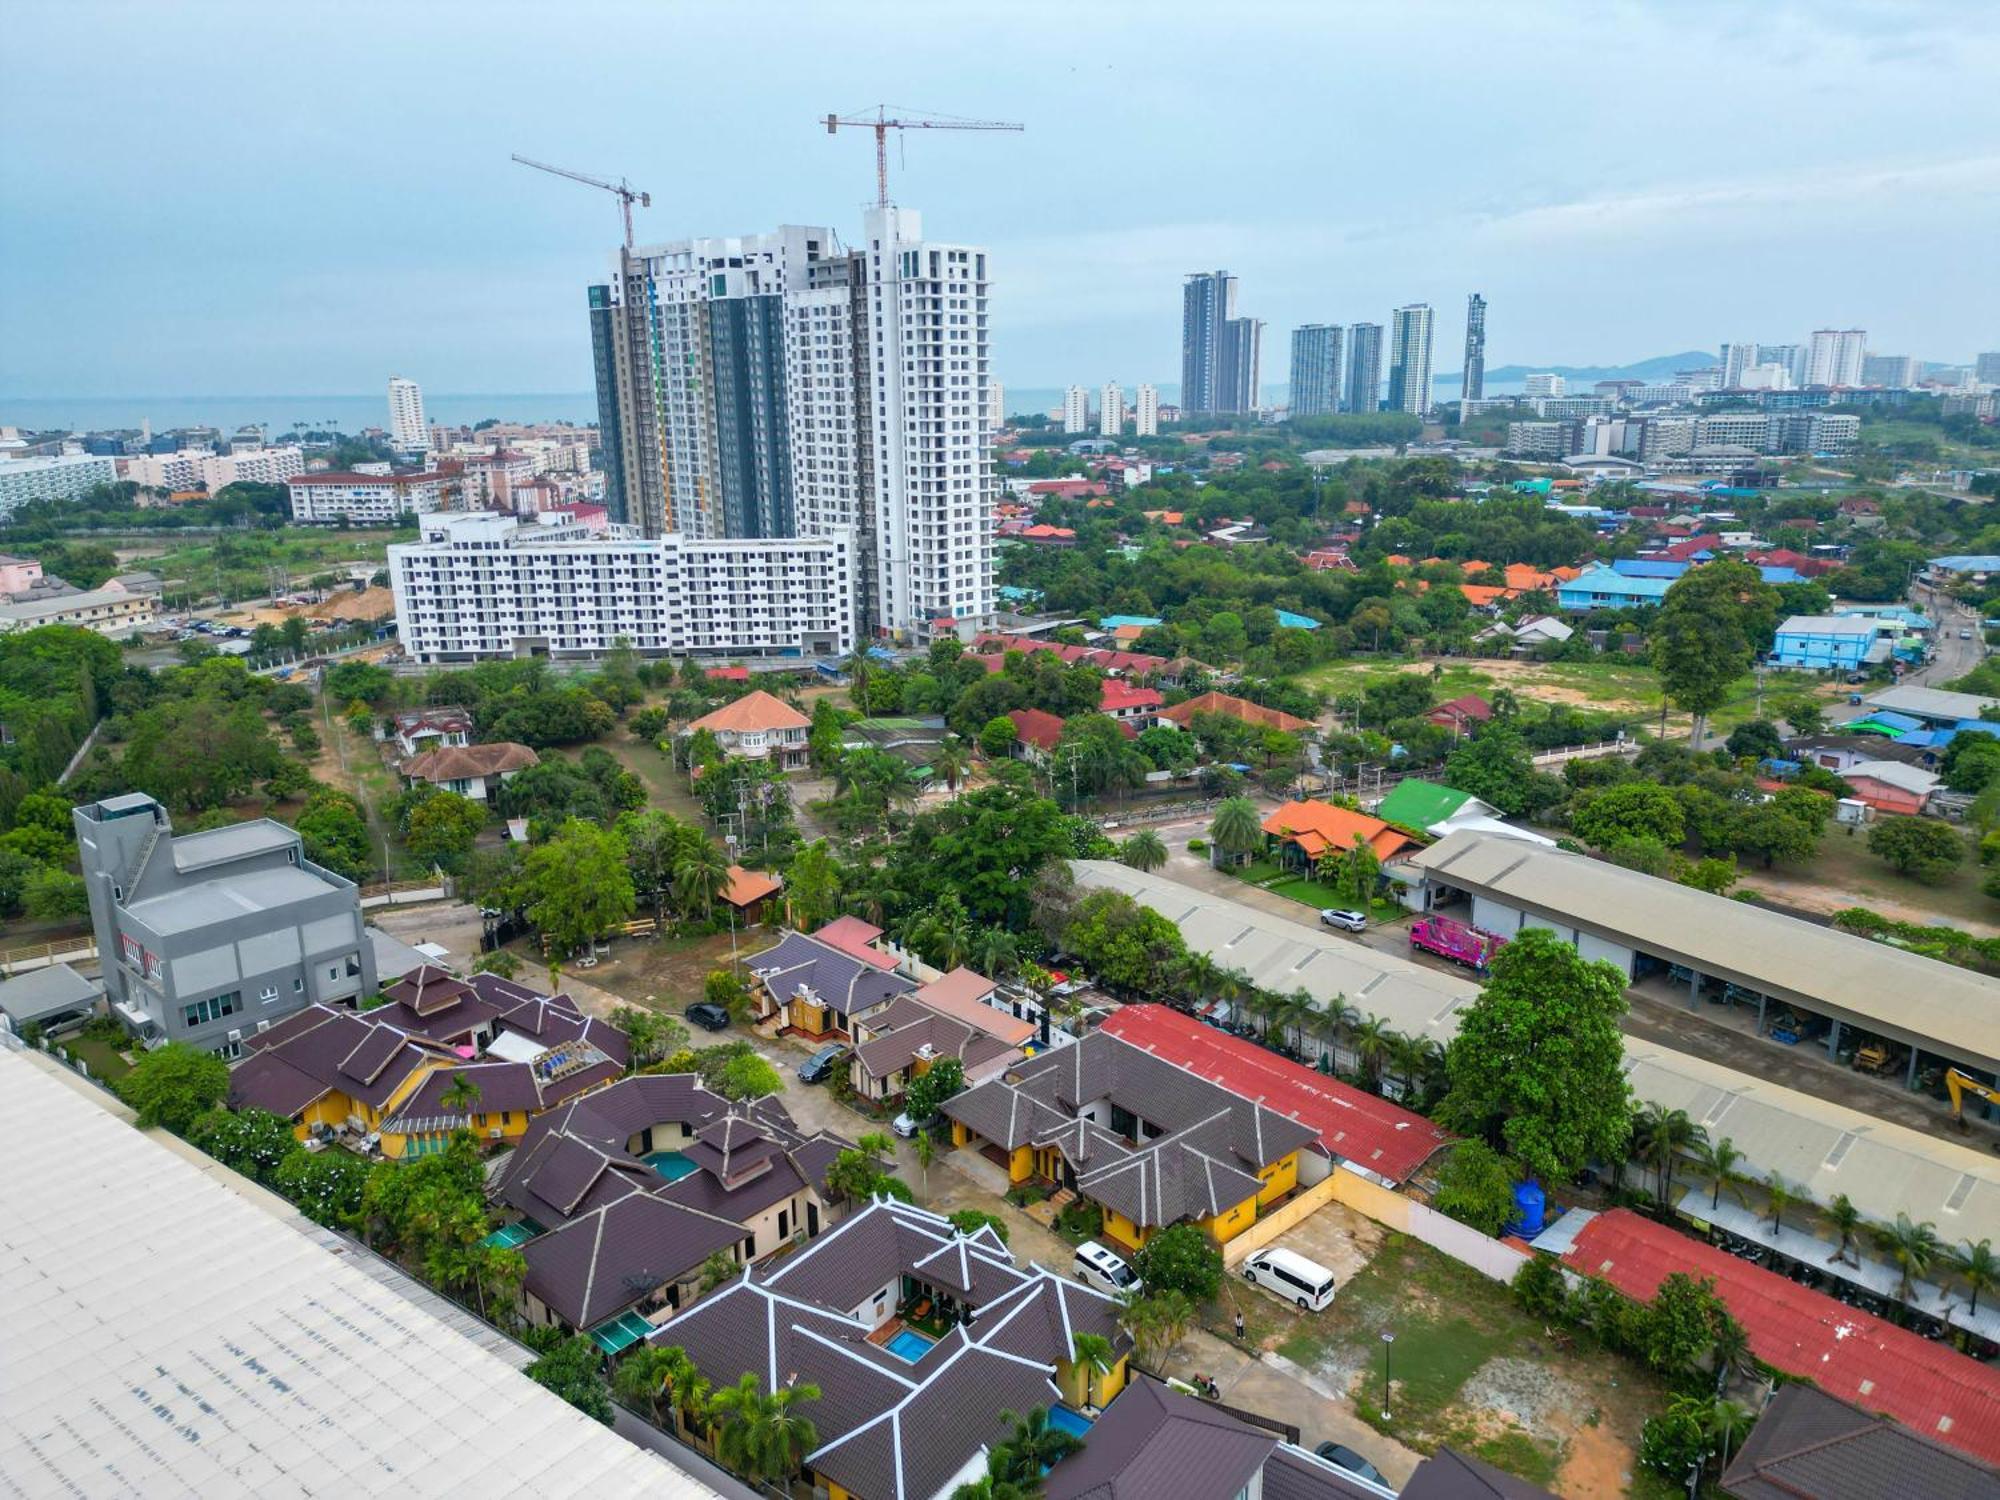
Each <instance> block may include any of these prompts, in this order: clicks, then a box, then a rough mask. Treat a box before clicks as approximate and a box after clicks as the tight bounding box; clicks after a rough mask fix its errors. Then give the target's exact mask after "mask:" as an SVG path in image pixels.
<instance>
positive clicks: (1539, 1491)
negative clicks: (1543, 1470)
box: [1401, 1448, 1555, 1500]
mask: <svg viewBox="0 0 2000 1500" xmlns="http://www.w3.org/2000/svg"><path fill="white" fill-rule="evenodd" d="M1401 1500H1555V1497H1554V1496H1553V1495H1551V1494H1550V1493H1549V1492H1548V1491H1547V1490H1545V1489H1543V1488H1542V1487H1541V1486H1540V1485H1537V1484H1530V1483H1528V1481H1527V1480H1525V1479H1518V1478H1516V1477H1515V1476H1514V1475H1512V1474H1509V1473H1507V1472H1506V1471H1505V1470H1504V1469H1496V1468H1494V1467H1493V1465H1491V1464H1489V1463H1487V1462H1486V1461H1485V1460H1483V1459H1477V1458H1474V1457H1472V1456H1471V1455H1470V1454H1467V1453H1460V1452H1458V1451H1457V1450H1456V1449H1454V1448H1440V1449H1438V1451H1437V1452H1436V1453H1434V1454H1432V1455H1431V1456H1430V1457H1429V1458H1427V1459H1425V1460H1424V1461H1423V1462H1422V1463H1420V1464H1418V1465H1417V1469H1416V1472H1415V1473H1414V1474H1412V1475H1411V1476H1410V1482H1409V1483H1408V1484H1406V1485H1404V1486H1403V1489H1402V1492H1401Z"/></svg>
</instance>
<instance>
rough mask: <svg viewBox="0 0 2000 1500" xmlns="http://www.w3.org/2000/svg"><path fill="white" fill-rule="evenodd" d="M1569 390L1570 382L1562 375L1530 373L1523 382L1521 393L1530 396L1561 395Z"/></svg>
mask: <svg viewBox="0 0 2000 1500" xmlns="http://www.w3.org/2000/svg"><path fill="white" fill-rule="evenodd" d="M1568 390H1569V382H1568V381H1567V380H1565V379H1563V377H1562V376H1560V375H1554V374H1545V375H1530V376H1529V377H1528V378H1527V379H1526V380H1524V381H1522V382H1521V394H1522V395H1524V396H1529V397H1534V396H1561V395H1564V394H1566V393H1567V392H1568Z"/></svg>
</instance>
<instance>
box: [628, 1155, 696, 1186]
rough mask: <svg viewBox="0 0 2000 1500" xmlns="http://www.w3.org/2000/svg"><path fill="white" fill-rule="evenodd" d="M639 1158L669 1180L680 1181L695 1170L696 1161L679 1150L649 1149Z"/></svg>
mask: <svg viewBox="0 0 2000 1500" xmlns="http://www.w3.org/2000/svg"><path fill="white" fill-rule="evenodd" d="M639 1160H640V1161H642V1162H644V1163H645V1164H646V1165H647V1166H649V1167H651V1168H652V1169H653V1170H654V1171H655V1172H658V1173H659V1174H660V1175H661V1176H662V1177H664V1178H666V1179H667V1181H669V1182H679V1181H680V1180H681V1179H682V1178H683V1177H685V1176H687V1174H688V1173H690V1172H692V1171H693V1170H694V1163H693V1162H691V1161H689V1160H688V1159H687V1158H686V1157H685V1156H683V1155H681V1153H680V1152H678V1151H648V1152H647V1153H646V1154H645V1155H644V1156H642V1157H640V1158H639Z"/></svg>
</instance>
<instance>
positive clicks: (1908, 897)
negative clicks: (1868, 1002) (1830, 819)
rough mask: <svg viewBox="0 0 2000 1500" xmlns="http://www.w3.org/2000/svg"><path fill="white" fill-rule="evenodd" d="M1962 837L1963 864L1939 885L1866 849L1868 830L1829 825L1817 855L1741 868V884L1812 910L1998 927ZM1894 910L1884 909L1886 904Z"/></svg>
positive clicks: (1972, 850) (1997, 907)
mask: <svg viewBox="0 0 2000 1500" xmlns="http://www.w3.org/2000/svg"><path fill="white" fill-rule="evenodd" d="M1952 826H1953V827H1954V828H1956V829H1957V831H1958V832H1960V833H1962V834H1964V835H1965V839H1966V854H1965V862H1964V863H1963V864H1961V865H1959V866H1958V868H1957V869H1955V870H1954V871H1953V872H1952V873H1951V875H1950V876H1949V877H1948V878H1947V879H1946V880H1945V881H1944V882H1943V883H1942V884H1939V885H1926V884H1924V882H1922V881H1921V880H1912V879H1911V878H1910V877H1909V876H1907V875H1898V874H1897V873H1896V872H1895V871H1894V870H1892V869H1890V868H1889V866H1888V865H1887V864H1886V863H1884V862H1883V861H1882V860H1880V859H1878V858H1877V857H1876V856H1874V855H1873V854H1870V853H1869V852H1868V832H1867V830H1866V829H1860V830H1857V831H1855V832H1854V833H1851V834H1850V833H1849V832H1848V831H1847V830H1846V829H1845V828H1843V827H1839V826H1834V827H1831V828H1829V829H1828V830H1827V832H1826V837H1825V838H1823V839H1821V840H1820V845H1819V857H1818V858H1816V859H1815V860H1813V862H1812V863H1811V864H1809V865H1804V866H1800V867H1796V868H1787V867H1785V866H1782V865H1781V866H1779V867H1777V868H1776V869H1772V870H1763V869H1759V868H1758V867H1757V866H1756V865H1755V864H1754V863H1751V864H1746V865H1744V866H1743V875H1744V877H1745V881H1746V883H1747V884H1750V885H1754V886H1757V887H1759V888H1761V889H1764V890H1766V891H1768V892H1769V893H1770V894H1771V896H1772V897H1773V899H1775V900H1778V901H1782V902H1786V903H1788V904H1791V905H1796V906H1803V907H1808V908H1810V909H1812V910H1817V911H1827V912H1831V911H1837V910H1838V909H1839V908H1841V907H1843V906H1857V905H1858V906H1867V907H1870V908H1872V909H1874V910H1877V911H1881V912H1883V913H1884V914H1885V915H1898V914H1900V913H1907V914H1908V915H1907V918H1906V919H1907V920H1910V921H1922V922H1943V923H1946V924H1948V925H1950V926H1953V927H1963V928H1964V929H1966V930H1967V931H1970V932H1982V933H1990V932H1994V931H2000V901H1995V900H1994V899H1993V898H1992V897H1991V896H1988V895H1986V894H1985V893H1984V892H1983V891H1981V890H1980V889H1979V885H1980V881H1981V880H1982V879H1983V878H1984V877H1985V875H1986V869H1985V867H1983V866H1982V865H1981V864H1980V863H1979V856H1978V852H1977V848H1976V846H1975V845H1974V843H1973V835H1972V834H1971V833H1970V832H1969V831H1967V830H1965V829H1963V828H1957V825H1952ZM1892 906H1893V907H1896V908H1899V909H1900V913H1899V912H1893V911H1890V909H1889V908H1890V907H1892Z"/></svg>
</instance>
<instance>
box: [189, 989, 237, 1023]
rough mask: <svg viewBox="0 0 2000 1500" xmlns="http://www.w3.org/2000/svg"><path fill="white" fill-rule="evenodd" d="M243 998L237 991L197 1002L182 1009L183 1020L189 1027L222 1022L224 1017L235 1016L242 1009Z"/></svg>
mask: <svg viewBox="0 0 2000 1500" xmlns="http://www.w3.org/2000/svg"><path fill="white" fill-rule="evenodd" d="M242 1005H243V996H242V995H241V993H239V992H238V991H236V990H231V991H229V993H228V994H226V995H216V996H214V997H213V998H211V999H208V1000H197V1001H196V1002H195V1003H194V1004H193V1005H183V1006H182V1007H181V1020H182V1022H183V1023H184V1024H186V1025H188V1026H204V1025H206V1024H208V1023H209V1022H210V1021H220V1020H221V1019H222V1018H223V1017H224V1016H233V1015H235V1014H236V1012H237V1011H238V1010H240V1009H241V1008H242Z"/></svg>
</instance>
